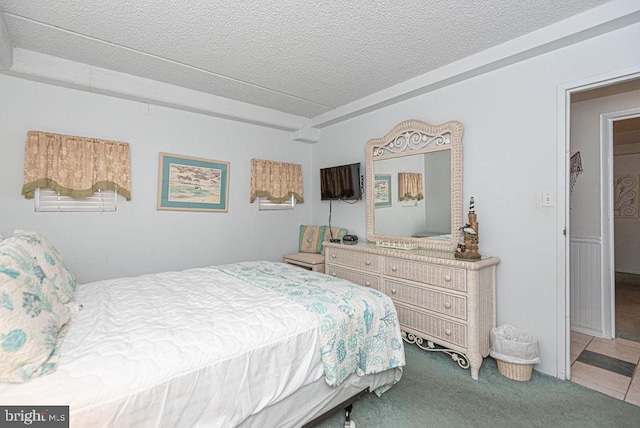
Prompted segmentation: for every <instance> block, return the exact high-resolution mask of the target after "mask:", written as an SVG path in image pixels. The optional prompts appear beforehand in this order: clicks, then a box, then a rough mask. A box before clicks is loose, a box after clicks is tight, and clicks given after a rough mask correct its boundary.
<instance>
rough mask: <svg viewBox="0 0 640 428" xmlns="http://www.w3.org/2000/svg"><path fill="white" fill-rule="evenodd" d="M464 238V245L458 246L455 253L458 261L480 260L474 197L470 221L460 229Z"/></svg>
mask: <svg viewBox="0 0 640 428" xmlns="http://www.w3.org/2000/svg"><path fill="white" fill-rule="evenodd" d="M460 229H461V230H462V235H463V237H464V244H462V243H460V244H458V248H457V249H456V251H455V252H454V256H455V257H456V258H457V259H467V260H475V259H479V258H480V257H481V256H480V252H479V251H478V217H477V215H476V212H475V202H474V200H473V196H472V197H471V200H470V201H469V221H468V222H467V224H465V225H464V226H462V227H461V228H460Z"/></svg>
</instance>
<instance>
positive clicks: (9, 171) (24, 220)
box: [0, 75, 319, 282]
mask: <svg viewBox="0 0 640 428" xmlns="http://www.w3.org/2000/svg"><path fill="white" fill-rule="evenodd" d="M29 130H39V131H46V132H54V133H61V134H71V135H81V136H87V137H96V138H103V139H111V140H118V141H125V142H128V143H130V145H131V175H132V179H131V183H132V189H131V190H132V200H131V201H130V202H127V201H125V200H124V199H122V198H119V200H118V211H117V212H116V213H103V214H98V213H95V214H94V213H35V212H34V210H33V200H26V199H24V197H22V195H21V188H22V180H23V166H24V142H25V140H26V135H27V131H29ZM159 152H167V153H175V154H180V155H186V156H195V157H201V158H206V159H215V160H223V161H228V162H230V180H229V183H230V186H229V211H228V212H227V213H208V212H184V211H182V212H181V211H157V210H156V198H157V183H158V153H159ZM0 153H1V156H0V234H1V235H4V236H8V235H10V234H11V233H12V232H13V230H14V229H17V228H23V229H35V230H38V231H40V232H42V233H43V234H44V235H45V236H47V237H48V238H49V239H50V240H51V241H52V242H53V244H54V245H55V246H56V247H57V248H58V250H59V251H60V252H61V253H62V255H63V256H64V257H65V260H66V261H67V264H68V265H69V267H70V269H71V270H72V271H73V272H74V273H75V274H76V275H77V277H78V280H79V281H80V282H88V281H92V280H97V279H103V278H113V277H118V276H128V275H137V274H142V273H149V272H158V271H162V270H170V269H183V268H188V267H196V266H204V265H213V264H221V263H227V262H233V261H238V260H255V259H265V260H274V261H279V260H282V255H283V254H285V253H288V252H292V251H295V250H296V248H297V238H298V230H299V229H298V226H299V225H300V224H303V223H307V222H308V221H309V219H310V217H311V203H312V200H313V193H312V191H311V185H312V179H311V173H312V170H311V168H310V166H311V148H310V146H309V145H307V144H301V143H295V142H292V141H291V138H290V135H289V133H288V132H283V131H278V130H274V129H269V128H263V127H258V126H255V125H249V124H243V123H239V122H232V121H229V120H225V119H218V118H213V117H210V116H204V115H199V114H195V113H188V112H184V111H179V110H173V109H170V108H164V107H157V106H153V105H152V106H149V114H148V115H143V114H141V113H140V105H139V103H137V102H133V101H128V100H122V99H117V98H112V97H109V96H105V95H97V94H93V93H89V92H84V91H77V90H73V89H66V88H61V87H56V86H51V85H47V84H43V83H37V82H32V81H28V80H23V79H19V78H15V77H10V76H6V75H0ZM254 157H255V158H261V159H272V160H277V161H285V162H296V163H301V164H302V169H303V174H304V177H303V180H304V187H305V201H306V203H305V204H302V205H298V206H297V207H296V209H295V210H293V211H277V212H273V211H270V212H259V211H258V208H257V203H254V204H249V178H250V177H249V176H250V167H251V165H250V159H251V158H254ZM318 199H319V197H318Z"/></svg>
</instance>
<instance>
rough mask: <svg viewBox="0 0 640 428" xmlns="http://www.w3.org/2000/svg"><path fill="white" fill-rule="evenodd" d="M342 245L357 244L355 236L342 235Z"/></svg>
mask: <svg viewBox="0 0 640 428" xmlns="http://www.w3.org/2000/svg"><path fill="white" fill-rule="evenodd" d="M342 243H343V244H347V245H354V244H357V243H358V236H357V235H344V237H343V238H342Z"/></svg>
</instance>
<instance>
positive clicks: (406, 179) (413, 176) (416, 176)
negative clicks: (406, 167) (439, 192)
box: [398, 172, 424, 201]
mask: <svg viewBox="0 0 640 428" xmlns="http://www.w3.org/2000/svg"><path fill="white" fill-rule="evenodd" d="M398 187H399V191H398V195H399V199H400V200H401V201H404V200H407V199H413V200H416V201H421V200H422V199H424V194H423V190H422V174H421V173H419V172H399V173H398Z"/></svg>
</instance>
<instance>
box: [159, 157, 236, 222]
mask: <svg viewBox="0 0 640 428" xmlns="http://www.w3.org/2000/svg"><path fill="white" fill-rule="evenodd" d="M228 200H229V162H223V161H217V160H210V159H201V158H194V157H189V156H180V155H172V154H169V153H160V165H159V170H158V209H159V210H177V211H212V212H227V211H228Z"/></svg>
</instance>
